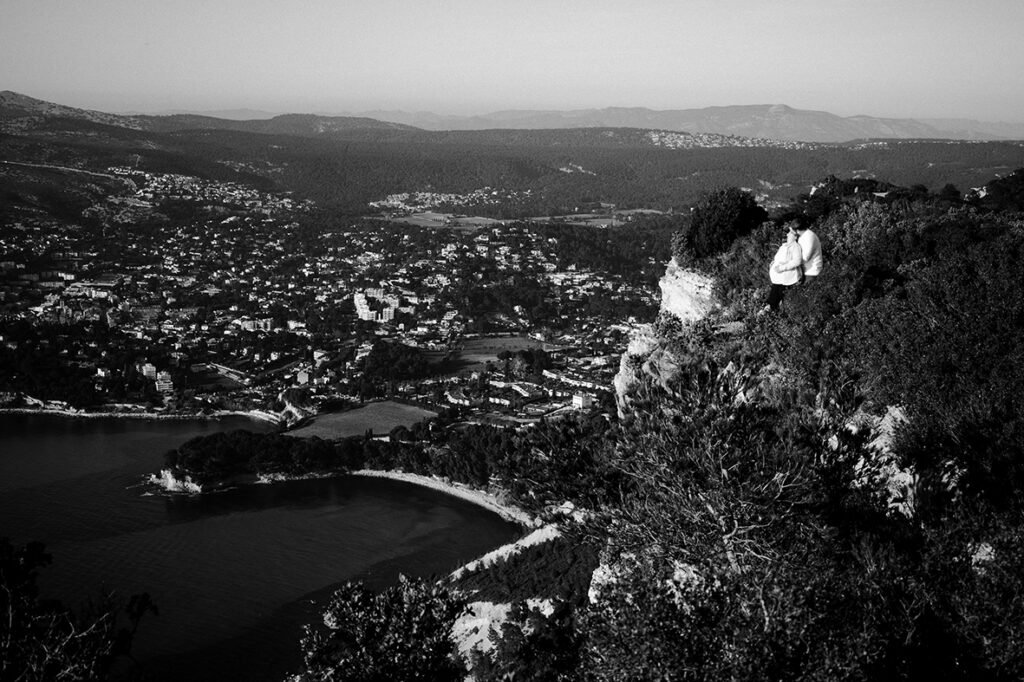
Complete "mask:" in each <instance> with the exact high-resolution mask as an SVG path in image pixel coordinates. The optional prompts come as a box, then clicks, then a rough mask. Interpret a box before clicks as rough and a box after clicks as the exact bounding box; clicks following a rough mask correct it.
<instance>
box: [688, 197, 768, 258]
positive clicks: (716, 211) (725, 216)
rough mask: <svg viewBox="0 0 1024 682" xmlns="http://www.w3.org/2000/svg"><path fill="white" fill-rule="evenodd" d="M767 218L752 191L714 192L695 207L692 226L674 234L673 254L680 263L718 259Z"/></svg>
mask: <svg viewBox="0 0 1024 682" xmlns="http://www.w3.org/2000/svg"><path fill="white" fill-rule="evenodd" d="M767 218H768V212H767V211H765V210H764V209H763V208H761V207H760V206H758V205H757V201H755V200H754V197H753V195H752V194H750V193H749V192H744V191H742V190H740V189H737V188H735V187H728V188H726V189H720V190H718V191H715V192H712V193H711V194H708V195H706V196H705V197H703V198H702V199H701V200H700V201H699V202H697V205H696V206H694V207H693V211H692V212H691V215H690V222H689V224H687V225H685V226H684V227H683V229H682V230H680V231H679V232H677V233H676V234H675V235H673V238H672V255H673V256H674V257H675V258H676V262H678V263H680V264H682V263H688V262H690V261H691V260H692V259H694V258H696V259H698V260H700V259H704V258H708V257H710V256H716V255H718V254H720V253H722V252H724V251H726V250H727V249H728V248H729V246H730V245H732V243H733V241H735V240H736V238H737V237H742V236H744V235H746V234H749V233H750V231H751V230H753V229H754V228H755V227H757V226H758V225H760V224H761V223H762V222H764V220H765V219H767Z"/></svg>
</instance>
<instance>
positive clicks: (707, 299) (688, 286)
mask: <svg viewBox="0 0 1024 682" xmlns="http://www.w3.org/2000/svg"><path fill="white" fill-rule="evenodd" d="M658 285H659V286H660V288H661V310H660V313H659V315H660V316H669V317H672V318H675V319H677V320H679V321H680V322H683V323H688V322H696V321H698V320H702V319H704V318H705V317H707V316H708V315H710V314H711V313H713V312H714V311H715V310H716V309H717V308H718V304H717V303H716V301H715V296H714V285H715V283H714V280H713V279H712V278H710V277H708V276H707V275H702V274H700V273H698V272H695V271H693V270H687V269H685V268H682V267H680V266H679V264H678V263H676V261H675V259H672V261H670V262H669V264H668V267H667V268H666V269H665V274H664V276H662V278H661V281H660V282H659V283H658ZM678 370H679V362H678V359H677V358H676V357H675V356H674V355H673V354H672V352H671V351H670V350H668V349H667V348H665V347H664V345H663V344H662V339H660V338H659V337H658V335H657V333H656V332H655V330H654V325H653V324H644V325H641V326H640V327H638V328H637V329H636V330H635V331H634V332H633V335H632V338H631V339H630V342H629V345H628V346H627V347H626V352H625V353H623V354H622V359H621V360H620V362H619V372H618V374H616V375H615V380H614V386H615V398H616V403H617V404H618V408H619V416H620V417H622V416H624V415H625V411H626V409H627V408H628V406H629V396H630V393H631V392H632V390H633V389H634V387H635V386H636V385H637V384H638V383H639V382H640V380H641V376H643V375H647V376H650V377H652V378H653V379H654V380H655V381H656V382H657V383H658V384H659V385H661V386H663V387H664V386H666V385H667V383H668V381H669V380H670V379H672V378H673V377H674V376H675V375H676V374H677V373H678Z"/></svg>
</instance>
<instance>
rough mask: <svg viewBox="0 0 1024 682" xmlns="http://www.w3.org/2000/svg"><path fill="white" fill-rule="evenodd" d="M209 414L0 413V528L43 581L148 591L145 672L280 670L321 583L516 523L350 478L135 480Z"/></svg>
mask: <svg viewBox="0 0 1024 682" xmlns="http://www.w3.org/2000/svg"><path fill="white" fill-rule="evenodd" d="M237 428H247V429H250V430H256V431H266V430H269V429H270V427H269V426H267V425H262V424H259V423H256V422H250V421H247V420H243V419H226V420H219V421H149V420H127V419H126V420H117V419H95V420H73V419H65V418H60V417H48V416H42V415H0V536H3V535H6V536H8V537H10V538H11V539H12V540H13V541H14V542H16V543H23V542H26V541H29V540H40V541H43V542H45V543H46V545H47V549H48V551H49V552H50V553H51V554H52V555H53V564H52V565H51V566H50V567H48V568H46V569H44V571H43V572H42V575H41V580H40V582H41V586H42V588H43V591H44V595H46V596H52V597H56V598H59V599H61V600H62V601H64V602H65V603H67V604H69V605H74V604H79V603H81V602H83V600H86V599H90V598H95V597H97V596H98V595H100V594H101V593H102V592H103V591H110V590H114V591H116V592H117V594H118V595H120V596H122V597H124V598H127V596H128V595H131V594H134V593H137V592H143V591H145V592H149V594H150V595H151V596H152V598H153V600H154V601H155V602H156V604H157V606H158V608H159V610H160V613H159V616H157V617H152V616H147V618H146V619H145V620H144V621H143V624H142V627H141V629H140V632H139V635H138V637H137V639H136V642H135V646H134V648H133V653H134V654H135V656H136V658H137V659H138V660H139V661H140V665H139V667H138V668H136V670H135V672H136V673H138V672H139V671H140V669H141V672H142V673H143V674H144V675H145V677H146V678H147V679H190V680H201V679H216V680H229V679H240V680H260V679H277V680H280V679H281V678H282V676H283V675H284V673H286V672H287V671H289V670H292V669H294V667H295V665H296V664H297V662H298V660H299V656H298V640H299V637H300V636H301V625H302V624H303V623H306V622H310V621H312V620H313V619H314V618H316V615H317V613H318V607H317V602H318V600H322V599H323V598H325V597H326V596H327V595H329V594H330V591H331V589H332V587H333V586H336V585H337V584H338V583H339V582H343V581H345V580H349V579H359V580H363V581H365V582H367V584H369V585H371V586H373V587H383V586H386V585H389V584H391V583H393V582H394V581H395V579H396V578H397V576H398V574H399V573H406V574H408V575H416V576H424V577H425V576H430V575H437V574H442V573H445V572H448V571H450V570H452V569H453V568H455V567H456V566H458V565H460V564H461V563H464V562H465V561H468V560H469V559H472V558H474V557H476V556H478V555H480V554H482V553H484V552H486V551H488V550H490V549H493V548H494V547H496V546H498V545H500V544H503V543H505V542H508V541H510V540H512V539H514V538H516V537H517V536H518V535H519V532H518V529H517V528H516V527H515V526H514V525H512V524H509V523H506V522H505V521H503V520H501V519H500V518H498V517H497V516H495V515H493V514H490V513H488V512H485V511H483V510H481V509H480V508H479V507H476V506H474V505H471V504H469V503H466V502H463V501H461V500H458V499H456V498H452V497H449V496H446V495H442V494H440V493H437V492H434V491H431V490H426V489H423V488H418V487H416V486H411V485H407V484H403V483H398V482H394V481H386V480H380V479H368V478H367V479H364V478H356V477H352V478H339V479H322V480H313V481H293V482H288V483H280V484H273V485H254V486H246V487H241V488H237V489H234V490H228V491H225V492H219V493H215V494H210V495H204V496H201V497H180V496H176V497H166V496H162V495H153V494H151V492H150V491H149V490H148V489H147V488H146V487H144V486H142V485H140V482H141V480H142V477H143V476H144V475H145V474H148V473H152V472H155V471H157V470H158V469H159V468H160V466H161V463H162V461H163V453H164V452H165V451H167V450H168V449H170V448H172V447H175V446H176V445H178V444H180V443H182V442H184V441H185V440H187V439H189V438H192V437H194V436H198V435H202V434H208V433H214V432H216V431H227V430H232V429H237Z"/></svg>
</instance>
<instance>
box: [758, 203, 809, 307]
mask: <svg viewBox="0 0 1024 682" xmlns="http://www.w3.org/2000/svg"><path fill="white" fill-rule="evenodd" d="M785 227H786V243H785V244H783V245H782V246H780V247H779V250H778V251H777V252H776V254H775V258H774V259H773V260H772V264H771V267H769V268H768V277H769V278H770V279H771V282H772V288H771V291H770V292H769V293H768V305H767V306H766V307H765V310H771V311H777V310H778V309H779V304H780V303H782V298H783V296H784V295H785V293H786V288H787V287H791V286H793V285H795V284H800V283H802V282H809V281H810V280H812V279H814V278H815V277H817V276H818V275H820V274H821V268H822V265H823V264H824V261H823V259H822V257H821V242H820V241H819V240H818V235H816V234H814V232H812V231H811V230H809V229H807V227H806V226H804V225H801V224H800V223H798V222H797V221H795V220H794V221H790V222H788V223H786V225H785Z"/></svg>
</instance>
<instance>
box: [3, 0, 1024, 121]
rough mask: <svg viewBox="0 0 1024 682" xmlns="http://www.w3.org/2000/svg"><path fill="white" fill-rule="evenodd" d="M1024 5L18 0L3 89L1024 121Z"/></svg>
mask: <svg viewBox="0 0 1024 682" xmlns="http://www.w3.org/2000/svg"><path fill="white" fill-rule="evenodd" d="M1022 33H1024V0H975V1H974V2H966V1H965V0H774V1H771V0H615V1H614V2H612V1H609V0H276V1H271V0H0V90H14V91H16V92H21V93H23V94H26V95H30V96H33V97H38V98H41V99H47V100H51V101H57V102H59V103H62V104H68V105H71V106H78V107H84V108H91V109H100V110H103V111H112V112H122V111H143V112H160V111H167V110H172V109H191V110H205V111H209V110H220V109H237V108H252V109H262V110H266V111H272V112H317V113H341V112H356V111H365V110H369V109H405V110H429V111H435V112H438V113H457V114H483V113H488V112H491V111H496V110H499V109H584V108H593V107H607V106H638V107H648V108H652V109H686V108H697V107H706V106H716V105H730V104H788V105H790V106H793V107H797V108H800V109H815V110H822V111H829V112H832V113H835V114H839V115H843V116H849V115H854V114H866V115H870V116H893V117H915V118H940V117H967V118H976V119H980V120H987V121H1012V122H1024V40H1022V39H1021V34H1022Z"/></svg>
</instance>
